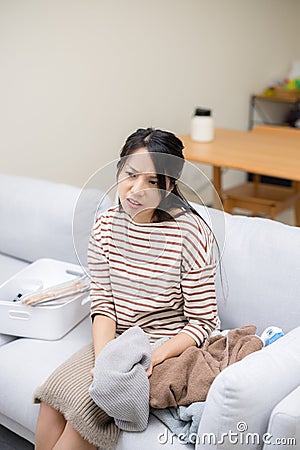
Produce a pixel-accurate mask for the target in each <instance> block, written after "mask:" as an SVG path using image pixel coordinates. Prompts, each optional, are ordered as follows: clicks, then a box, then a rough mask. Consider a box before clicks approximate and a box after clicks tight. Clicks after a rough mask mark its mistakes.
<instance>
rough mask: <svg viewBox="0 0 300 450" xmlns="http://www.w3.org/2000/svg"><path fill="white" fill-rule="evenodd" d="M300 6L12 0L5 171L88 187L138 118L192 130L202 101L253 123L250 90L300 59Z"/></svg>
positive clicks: (3, 102)
mask: <svg viewBox="0 0 300 450" xmlns="http://www.w3.org/2000/svg"><path fill="white" fill-rule="evenodd" d="M299 16H300V2H299V1H298V0H251V1H249V0H151V1H146V0H115V1H111V0H51V1H50V0H26V1H24V0H0V60H1V70H0V124H1V133H0V151H1V171H2V172H6V173H14V174H20V175H30V176H34V177H41V178H46V179H50V180H55V181H61V182H68V183H72V184H75V185H79V186H80V185H82V184H83V183H84V182H85V181H86V180H87V178H88V177H89V176H90V175H91V174H92V173H93V172H94V171H95V170H96V169H98V168H99V167H100V166H102V165H103V164H105V163H107V162H108V161H110V160H111V159H113V158H116V157H117V154H118V151H119V148H120V146H121V144H122V142H123V140H124V138H125V137H126V136H127V135H128V134H129V133H130V132H132V131H133V130H135V129H136V128H137V127H144V126H154V127H160V128H166V129H170V130H173V131H174V132H175V133H179V134H180V133H184V132H187V131H188V130H189V123H190V117H191V115H192V113H193V110H194V107H196V106H205V107H211V108H212V109H213V112H214V117H215V122H216V124H217V125H218V126H224V127H232V128H240V129H246V128H247V118H248V100H249V95H250V93H252V92H257V91H260V90H261V89H262V88H264V87H265V86H266V85H267V84H268V83H270V82H272V81H274V80H276V79H278V78H281V77H283V76H284V75H285V74H287V72H288V69H289V67H290V63H291V61H292V60H294V59H299V58H300V50H299V37H300V36H299V31H298V30H299ZM208 173H209V172H208ZM231 175H232V174H231Z"/></svg>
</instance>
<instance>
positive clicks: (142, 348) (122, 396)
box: [89, 327, 151, 431]
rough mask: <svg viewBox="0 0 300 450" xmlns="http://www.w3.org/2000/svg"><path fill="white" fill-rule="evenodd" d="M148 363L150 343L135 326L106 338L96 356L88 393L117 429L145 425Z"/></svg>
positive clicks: (129, 428)
mask: <svg viewBox="0 0 300 450" xmlns="http://www.w3.org/2000/svg"><path fill="white" fill-rule="evenodd" d="M150 363H151V347H150V343H149V340H148V337H147V335H146V334H145V333H144V332H143V330H142V329H141V328H139V327H132V328H129V329H128V330H126V331H125V332H124V333H122V334H121V335H120V336H118V337H117V338H116V339H114V340H112V341H110V342H109V343H108V344H107V345H106V346H105V347H104V349H103V350H102V351H101V353H100V354H99V356H98V358H97V359H96V363H95V370H94V380H93V382H92V384H91V386H90V389H89V393H90V396H91V397H92V399H93V400H94V402H95V403H96V404H97V405H98V406H99V407H100V408H101V409H103V411H105V412H106V413H107V414H108V415H109V416H110V417H113V418H114V420H115V423H116V425H117V426H118V427H119V428H120V429H121V430H126V431H143V430H145V429H146V428H147V425H148V419H149V391H150V387H149V380H148V376H147V374H146V369H147V368H148V367H149V366H150Z"/></svg>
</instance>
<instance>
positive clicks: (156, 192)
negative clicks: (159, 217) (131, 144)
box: [118, 147, 171, 223]
mask: <svg viewBox="0 0 300 450" xmlns="http://www.w3.org/2000/svg"><path fill="white" fill-rule="evenodd" d="M157 181H158V180H157V174H156V171H155V167H154V164H153V161H152V159H151V156H150V154H149V152H148V150H147V149H146V148H144V147H142V148H140V149H138V150H136V151H135V152H134V153H132V155H130V156H129V157H128V158H127V161H126V163H125V164H124V166H123V167H122V169H121V171H120V174H119V177H118V195H119V198H120V202H121V205H122V207H123V209H124V211H126V212H127V214H129V215H130V216H131V218H132V219H133V220H134V221H135V222H139V223H145V222H151V220H152V217H153V213H154V211H155V209H156V208H157V206H158V205H159V203H160V201H161V198H162V192H161V190H160V189H159V187H158V183H157ZM166 185H167V187H166V189H167V191H168V192H170V191H171V186H170V185H171V183H170V180H169V178H168V177H166Z"/></svg>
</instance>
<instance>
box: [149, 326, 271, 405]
mask: <svg viewBox="0 0 300 450" xmlns="http://www.w3.org/2000/svg"><path fill="white" fill-rule="evenodd" d="M255 332H256V327H255V326H251V325H249V326H244V327H241V328H236V329H233V330H231V331H229V332H228V334H227V336H222V335H221V334H219V335H217V336H214V337H212V338H210V339H208V340H207V341H206V342H205V343H204V345H203V346H202V347H201V348H198V347H190V348H188V349H187V350H185V351H184V352H183V353H182V354H181V355H180V356H177V357H174V358H170V359H167V360H165V361H164V362H162V363H161V364H159V365H157V366H155V367H154V369H153V373H152V375H151V377H150V405H151V406H152V407H153V408H169V407H174V408H177V407H178V406H181V405H190V404H191V403H194V402H200V401H204V400H205V399H206V396H207V393H208V390H209V388H210V386H211V384H212V382H213V380H214V379H215V378H216V376H217V375H218V374H219V373H220V372H221V370H223V369H224V368H225V367H227V366H229V365H230V364H233V363H235V362H237V361H240V360H241V359H242V358H244V357H245V356H247V355H249V354H250V353H253V352H255V351H257V350H260V349H261V348H262V346H263V343H262V341H261V339H260V338H259V337H258V336H255Z"/></svg>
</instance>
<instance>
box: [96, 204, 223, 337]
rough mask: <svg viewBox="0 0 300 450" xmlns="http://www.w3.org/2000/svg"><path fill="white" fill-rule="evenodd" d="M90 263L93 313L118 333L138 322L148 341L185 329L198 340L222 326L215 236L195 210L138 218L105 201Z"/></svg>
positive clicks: (97, 223) (97, 226)
mask: <svg viewBox="0 0 300 450" xmlns="http://www.w3.org/2000/svg"><path fill="white" fill-rule="evenodd" d="M88 264H89V271H90V276H91V315H92V316H94V315H96V314H101V315H105V316H108V317H110V318H111V319H113V320H115V321H116V328H117V333H122V332H123V331H125V330H126V329H128V328H130V327H132V326H134V325H137V326H140V327H141V328H142V329H143V330H144V332H145V333H147V334H148V335H149V337H150V341H151V342H154V341H155V340H157V339H159V338H161V337H172V336H174V335H176V334H177V333H179V332H184V333H187V334H188V335H189V336H191V337H192V338H193V339H194V340H195V341H196V344H197V345H201V343H202V342H203V341H204V339H205V338H206V337H207V336H208V335H209V334H210V332H211V331H212V330H214V329H217V328H219V318H218V314H217V305H216V295H215V272H216V265H215V261H214V258H213V236H212V233H211V232H210V230H209V229H208V227H207V226H205V224H204V223H203V221H202V220H201V218H200V217H198V216H197V215H195V214H193V213H185V214H182V215H180V216H178V217H177V218H176V219H175V220H174V221H172V220H170V221H166V222H155V223H136V222H134V221H132V219H131V218H130V216H128V215H127V214H126V213H125V212H124V211H119V207H113V208H110V209H108V210H107V211H106V212H105V213H103V214H102V215H101V216H100V217H99V218H98V219H97V220H96V221H95V224H94V227H93V230H92V233H91V238H90V243H89V250H88Z"/></svg>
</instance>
